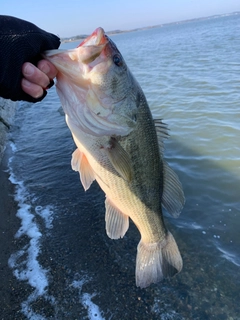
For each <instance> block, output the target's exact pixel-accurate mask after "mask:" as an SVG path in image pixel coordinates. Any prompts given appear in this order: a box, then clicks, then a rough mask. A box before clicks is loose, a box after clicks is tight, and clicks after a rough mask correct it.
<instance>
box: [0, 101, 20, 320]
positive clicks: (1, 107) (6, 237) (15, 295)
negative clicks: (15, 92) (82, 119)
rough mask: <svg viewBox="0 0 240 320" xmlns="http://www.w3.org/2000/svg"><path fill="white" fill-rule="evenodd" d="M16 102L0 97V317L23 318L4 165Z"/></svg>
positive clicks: (12, 204)
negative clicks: (10, 262)
mask: <svg viewBox="0 0 240 320" xmlns="http://www.w3.org/2000/svg"><path fill="white" fill-rule="evenodd" d="M16 105H17V103H16V102H13V101H11V100H5V99H2V98H0V221H1V222H0V271H1V282H0V297H1V299H0V304H1V312H0V318H1V319H16V320H17V319H21V320H23V319H24V318H23V314H22V312H21V301H23V299H22V298H23V297H24V295H25V292H26V284H25V283H24V282H21V283H20V282H19V281H18V280H17V279H16V277H15V276H14V274H13V271H12V270H11V268H10V267H9V265H8V260H9V258H10V256H11V254H13V253H15V252H17V251H18V250H19V248H18V247H19V244H18V241H17V239H16V238H15V234H16V232H17V230H18V229H19V228H20V225H21V221H20V219H18V218H17V217H16V213H17V210H18V203H17V202H16V201H15V199H14V195H15V185H14V184H12V183H11V181H10V180H9V176H10V174H9V167H8V161H9V157H10V156H11V154H10V153H11V152H10V148H9V144H8V143H9V129H11V125H12V124H13V123H14V116H15V110H16Z"/></svg>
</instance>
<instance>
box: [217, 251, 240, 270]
mask: <svg viewBox="0 0 240 320" xmlns="http://www.w3.org/2000/svg"><path fill="white" fill-rule="evenodd" d="M217 249H218V250H219V251H220V252H222V257H223V258H225V259H227V260H228V261H230V262H232V263H233V264H235V265H236V266H238V267H240V258H239V257H237V256H236V255H235V254H234V253H231V252H229V251H227V250H225V249H223V248H221V247H219V246H218V247H217Z"/></svg>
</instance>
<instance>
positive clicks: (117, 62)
mask: <svg viewBox="0 0 240 320" xmlns="http://www.w3.org/2000/svg"><path fill="white" fill-rule="evenodd" d="M113 62H114V63H115V65H116V66H118V67H120V66H121V65H122V58H121V57H120V55H119V54H115V55H114V56H113Z"/></svg>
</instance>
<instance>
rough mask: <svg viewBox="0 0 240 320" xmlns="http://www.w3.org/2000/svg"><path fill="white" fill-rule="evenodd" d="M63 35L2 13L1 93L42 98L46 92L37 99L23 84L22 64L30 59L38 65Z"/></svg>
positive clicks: (10, 95) (0, 40)
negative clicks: (24, 88) (22, 86)
mask: <svg viewBox="0 0 240 320" xmlns="http://www.w3.org/2000/svg"><path fill="white" fill-rule="evenodd" d="M59 45H60V39H59V38H58V37H57V36H55V35H54V34H51V33H48V32H46V31H44V30H42V29H40V28H38V27H37V26H35V25H34V24H32V23H30V22H27V21H24V20H21V19H18V18H14V17H10V16H2V15H0V96H1V97H3V98H5V99H11V100H13V101H17V100H25V101H29V102H37V101H41V100H42V99H43V98H44V97H45V96H46V94H47V92H46V90H45V91H44V94H43V96H42V97H40V98H38V99H35V98H33V97H31V96H30V95H28V94H27V93H25V92H24V91H23V90H22V88H21V79H22V78H23V75H22V65H23V63H24V62H31V63H32V64H34V65H35V66H36V65H37V62H38V61H39V60H41V59H42V56H41V53H43V52H44V51H45V50H50V49H57V48H58V47H59Z"/></svg>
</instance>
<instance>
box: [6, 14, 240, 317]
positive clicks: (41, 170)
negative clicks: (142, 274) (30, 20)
mask: <svg viewBox="0 0 240 320" xmlns="http://www.w3.org/2000/svg"><path fill="white" fill-rule="evenodd" d="M96 27H98V26H93V29H94V28H96ZM239 30H240V15H239V14H238V15H237V14H236V15H231V16H225V17H218V18H214V19H213V18H212V19H209V20H204V21H195V22H190V23H183V24H178V25H169V26H164V27H160V28H154V29H149V30H144V31H138V32H131V33H125V34H119V35H115V36H112V39H113V40H114V42H115V43H116V44H117V46H118V48H119V50H120V51H121V53H122V54H123V56H124V58H125V60H126V62H127V64H128V66H129V68H130V69H131V71H132V73H133V74H134V75H135V77H136V78H137V80H138V81H139V83H140V84H141V86H142V88H143V91H144V92H145V95H146V97H147V100H148V102H149V105H150V108H151V110H152V112H153V114H154V116H155V117H157V118H162V119H164V122H165V123H167V124H168V126H169V129H170V138H169V139H168V140H167V141H166V143H165V158H166V160H167V161H168V162H169V164H170V165H171V166H172V167H173V169H174V170H175V171H176V172H177V173H178V175H179V177H180V180H181V182H182V184H183V189H184V192H185V196H186V204H185V207H184V209H183V211H182V213H181V215H180V217H179V218H178V219H173V218H171V217H168V216H166V217H165V220H167V225H168V228H169V229H170V230H171V232H172V233H173V234H174V237H175V239H176V241H177V243H178V246H179V249H180V251H181V254H182V257H183V263H184V268H183V270H182V272H181V273H180V274H178V275H177V276H175V277H174V278H172V279H166V280H164V281H162V282H161V283H159V284H157V285H151V286H150V287H149V288H147V289H139V288H136V286H135V276H134V271H135V256H136V246H137V243H138V241H139V233H138V231H137V230H136V228H135V226H134V225H133V224H131V225H130V229H129V231H128V232H127V234H126V236H125V237H124V238H123V239H121V240H118V241H114V240H111V239H109V238H108V237H107V235H106V233H105V221H104V212H105V209H104V195H103V193H102V191H101V190H100V188H99V187H98V185H97V184H93V185H92V186H91V188H90V190H88V191H87V192H86V193H85V192H84V190H83V188H82V186H81V183H80V181H79V175H78V174H77V173H76V172H73V171H72V169H71V165H70V161H71V154H72V152H73V151H74V150H75V146H74V143H73V141H72V138H71V133H70V132H69V130H68V128H67V126H66V124H65V120H64V117H63V115H62V113H61V110H60V107H61V104H60V101H59V99H58V96H57V94H56V91H55V88H52V89H51V90H49V93H48V95H47V97H46V99H44V101H43V102H41V103H38V104H35V105H30V104H27V103H21V104H19V108H18V112H17V116H16V123H15V124H16V125H15V127H14V129H13V130H12V137H11V141H12V142H11V147H12V155H11V158H10V161H9V170H10V174H11V176H10V179H11V181H12V182H13V183H14V184H16V196H15V198H16V200H17V201H18V202H19V210H18V212H17V217H18V218H20V219H21V221H22V226H21V228H20V229H19V231H18V232H17V234H16V241H18V243H19V248H20V249H19V251H17V252H12V254H11V256H10V258H9V267H10V268H11V269H12V271H13V276H14V277H17V279H19V284H20V283H25V284H26V286H27V288H28V289H27V290H26V293H25V297H24V299H23V300H21V301H18V303H19V310H21V313H20V316H19V318H16V319H34V320H35V319H37V320H39V319H40V320H44V319H57V320H59V319H79V320H80V319H106V320H107V319H117V320H118V319H162V320H165V319H174V320H175V319H177V320H179V319H201V320H202V319H239V318H240V304H239V301H240V290H239V288H240V233H239V230H240V54H239V53H240V41H239ZM77 45H78V43H68V44H63V45H62V47H63V48H67V47H68V48H70V47H76V46H77ZM14 319H15V318H14Z"/></svg>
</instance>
